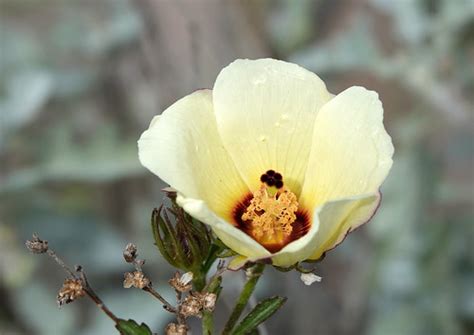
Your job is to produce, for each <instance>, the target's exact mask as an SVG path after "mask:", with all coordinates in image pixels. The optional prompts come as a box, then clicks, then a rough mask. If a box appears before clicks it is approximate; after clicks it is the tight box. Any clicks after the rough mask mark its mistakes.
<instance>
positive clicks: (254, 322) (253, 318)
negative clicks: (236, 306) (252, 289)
mask: <svg viewBox="0 0 474 335" xmlns="http://www.w3.org/2000/svg"><path fill="white" fill-rule="evenodd" d="M286 299H287V298H285V297H271V298H267V299H265V300H263V301H261V302H259V303H258V304H257V306H255V308H254V309H252V311H250V313H249V314H247V316H246V317H245V318H244V319H243V320H242V321H241V322H240V323H239V324H238V325H237V327H236V328H235V329H234V331H233V332H232V335H244V334H249V333H252V332H254V331H255V329H256V328H257V327H258V325H259V324H261V323H262V322H264V321H265V320H267V319H268V318H269V317H270V316H272V315H273V314H274V313H275V312H276V311H277V310H278V309H280V307H282V306H283V304H284V303H285V302H286Z"/></svg>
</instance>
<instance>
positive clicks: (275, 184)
mask: <svg viewBox="0 0 474 335" xmlns="http://www.w3.org/2000/svg"><path fill="white" fill-rule="evenodd" d="M138 147H139V158H140V161H141V163H142V164H143V165H144V166H145V167H147V168H148V169H149V170H150V171H152V172H153V173H154V174H156V175H157V176H159V177H160V178H161V179H162V180H164V181H165V182H167V183H168V184H169V185H170V186H171V187H173V188H174V189H176V190H177V192H178V195H177V202H178V204H179V205H180V206H182V207H183V209H184V210H185V211H186V212H187V213H189V214H190V215H191V216H193V217H195V218H196V219H198V220H200V221H202V222H204V223H206V224H208V225H209V226H211V228H212V230H213V231H214V233H215V234H216V235H217V236H218V237H219V238H220V239H221V240H222V242H223V243H224V244H226V245H227V246H228V247H229V248H231V249H233V250H234V251H236V252H237V253H238V254H240V255H241V256H242V257H240V258H239V259H238V260H237V263H239V262H240V264H243V263H244V262H245V261H247V260H251V261H256V260H263V259H265V260H266V261H270V260H271V262H272V263H273V264H274V265H277V266H283V267H284V266H291V265H293V264H294V263H297V262H299V261H303V260H317V259H319V258H321V257H322V256H323V255H324V253H325V252H326V251H328V250H330V249H332V248H334V247H335V246H337V245H338V244H339V243H341V241H342V240H343V239H344V237H345V236H346V235H347V234H348V233H349V232H351V231H353V230H354V229H355V228H357V227H358V226H360V225H361V224H363V223H365V222H367V221H368V220H369V219H370V218H371V217H372V216H373V215H374V213H375V211H376V209H377V207H378V205H379V202H380V192H379V188H380V186H381V184H382V182H383V181H384V179H385V178H386V176H387V174H388V172H389V170H390V168H391V166H392V155H393V145H392V142H391V139H390V136H389V135H388V134H387V132H386V131H385V129H384V126H383V108H382V104H381V102H380V100H379V99H378V95H377V93H375V92H373V91H369V90H367V89H365V88H363V87H357V86H354V87H350V88H348V89H346V90H345V91H343V92H341V93H339V94H338V95H332V94H330V93H329V92H328V91H327V89H326V86H325V84H324V82H323V81H322V80H321V79H320V78H319V77H318V76H317V75H315V74H314V73H312V72H309V71H307V70H305V69H303V68H301V67H300V66H298V65H296V64H291V63H287V62H283V61H278V60H274V59H258V60H242V59H239V60H236V61H234V62H233V63H231V64H230V65H229V66H227V67H226V68H224V69H223V70H222V71H221V72H220V74H219V75H218V77H217V79H216V82H215V84H214V88H213V90H208V89H205V90H198V91H196V92H194V93H191V94H190V95H188V96H186V97H184V98H182V99H181V100H179V101H177V102H176V103H174V104H173V105H172V106H170V107H169V108H167V109H166V110H165V111H164V112H163V113H162V114H161V115H159V116H156V117H155V118H154V119H153V120H152V121H151V124H150V127H149V129H148V130H146V131H145V132H144V133H143V134H142V136H141V137H140V140H139V141H138Z"/></svg>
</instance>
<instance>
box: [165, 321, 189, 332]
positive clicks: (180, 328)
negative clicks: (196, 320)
mask: <svg viewBox="0 0 474 335" xmlns="http://www.w3.org/2000/svg"><path fill="white" fill-rule="evenodd" d="M187 333H188V326H186V325H177V324H176V323H170V324H168V325H167V326H166V328H165V334H166V335H186V334H187Z"/></svg>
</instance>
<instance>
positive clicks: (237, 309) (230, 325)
mask: <svg viewBox="0 0 474 335" xmlns="http://www.w3.org/2000/svg"><path fill="white" fill-rule="evenodd" d="M264 268H265V264H256V265H255V266H254V267H253V268H251V275H250V278H249V280H247V282H246V283H245V285H244V288H243V289H242V292H241V293H240V296H239V298H238V299H237V302H236V303H235V306H234V309H233V310H232V313H231V314H230V316H229V319H228V320H227V323H226V324H225V327H224V330H223V331H222V335H228V334H230V332H231V331H232V329H234V327H235V324H236V323H237V321H238V320H239V318H240V316H241V315H242V312H243V311H244V309H245V306H247V303H248V301H249V299H250V296H251V295H252V293H253V291H254V290H255V286H256V285H257V282H258V280H259V279H260V277H261V276H262V274H263V270H264Z"/></svg>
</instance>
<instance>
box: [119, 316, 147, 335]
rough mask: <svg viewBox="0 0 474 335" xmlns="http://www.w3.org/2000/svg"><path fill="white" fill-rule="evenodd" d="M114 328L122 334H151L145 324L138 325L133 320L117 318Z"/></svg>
mask: <svg viewBox="0 0 474 335" xmlns="http://www.w3.org/2000/svg"><path fill="white" fill-rule="evenodd" d="M115 328H117V330H118V331H119V332H120V334H122V335H152V332H151V330H150V328H148V326H147V325H146V324H144V323H142V324H141V325H138V323H136V322H135V321H134V320H123V319H119V321H118V322H117V324H116V325H115Z"/></svg>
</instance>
